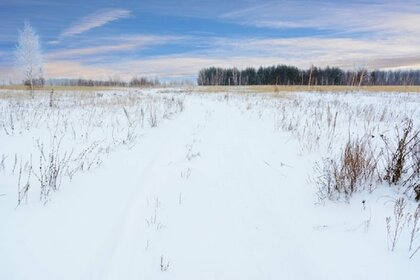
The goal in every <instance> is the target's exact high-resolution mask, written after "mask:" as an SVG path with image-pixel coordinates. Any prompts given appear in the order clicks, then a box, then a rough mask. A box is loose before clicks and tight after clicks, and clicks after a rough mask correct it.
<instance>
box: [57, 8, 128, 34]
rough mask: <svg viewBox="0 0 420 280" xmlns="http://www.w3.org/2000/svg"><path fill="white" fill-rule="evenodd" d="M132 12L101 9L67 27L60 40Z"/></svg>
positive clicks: (124, 16)
mask: <svg viewBox="0 0 420 280" xmlns="http://www.w3.org/2000/svg"><path fill="white" fill-rule="evenodd" d="M130 15H131V12H130V11H129V10H126V9H101V10H98V11H96V12H94V13H92V14H90V15H87V16H85V17H82V18H80V19H78V20H77V21H75V22H74V23H73V24H71V25H70V26H69V27H68V28H66V29H65V30H64V31H63V32H62V33H61V34H60V36H59V40H61V39H63V38H66V37H70V36H74V35H77V34H81V33H83V32H86V31H89V30H91V29H93V28H97V27H100V26H102V25H105V24H107V23H109V22H112V21H115V20H118V19H122V18H127V17H129V16H130Z"/></svg>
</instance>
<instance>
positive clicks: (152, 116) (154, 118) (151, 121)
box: [149, 107, 158, 127]
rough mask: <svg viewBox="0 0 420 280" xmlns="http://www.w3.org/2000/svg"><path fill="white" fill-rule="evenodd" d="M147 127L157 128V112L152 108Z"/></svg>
mask: <svg viewBox="0 0 420 280" xmlns="http://www.w3.org/2000/svg"><path fill="white" fill-rule="evenodd" d="M149 125H150V127H157V125H158V117H157V110H156V108H154V107H153V108H150V111H149Z"/></svg>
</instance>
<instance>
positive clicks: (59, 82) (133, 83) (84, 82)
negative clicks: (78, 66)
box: [45, 77, 161, 87]
mask: <svg viewBox="0 0 420 280" xmlns="http://www.w3.org/2000/svg"><path fill="white" fill-rule="evenodd" d="M45 84H46V85H50V86H78V87H143V86H160V85H161V82H160V81H159V79H158V78H154V79H152V78H146V77H134V78H132V79H131V80H130V81H129V82H126V81H123V80H121V79H119V78H109V79H108V80H94V79H52V80H48V81H46V82H45Z"/></svg>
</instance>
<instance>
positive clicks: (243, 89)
mask: <svg viewBox="0 0 420 280" xmlns="http://www.w3.org/2000/svg"><path fill="white" fill-rule="evenodd" d="M188 89H189V90H190V91H194V92H202V93H213V92H215V93H220V92H238V93H249V92H261V93H276V92H296V91H317V92H334V91H336V92H349V91H369V92H415V93H420V86H360V87H358V86H310V87H309V86H274V85H267V86H197V87H189V88H188Z"/></svg>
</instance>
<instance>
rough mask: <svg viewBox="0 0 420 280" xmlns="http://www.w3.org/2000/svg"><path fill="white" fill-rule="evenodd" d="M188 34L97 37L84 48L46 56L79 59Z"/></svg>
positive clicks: (57, 58) (126, 49)
mask: <svg viewBox="0 0 420 280" xmlns="http://www.w3.org/2000/svg"><path fill="white" fill-rule="evenodd" d="M186 38H188V37H186V36H158V35H122V36H116V37H107V38H105V40H104V39H103V38H95V42H99V43H100V45H94V46H89V47H83V48H72V49H67V48H66V49H64V50H57V51H53V52H49V53H48V54H47V55H46V58H47V59H49V60H63V59H77V58H80V57H83V56H90V55H99V54H109V53H121V52H128V51H134V50H137V51H138V50H140V49H143V48H148V47H151V46H157V45H163V44H168V43H175V42H179V41H182V40H185V39H186Z"/></svg>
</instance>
